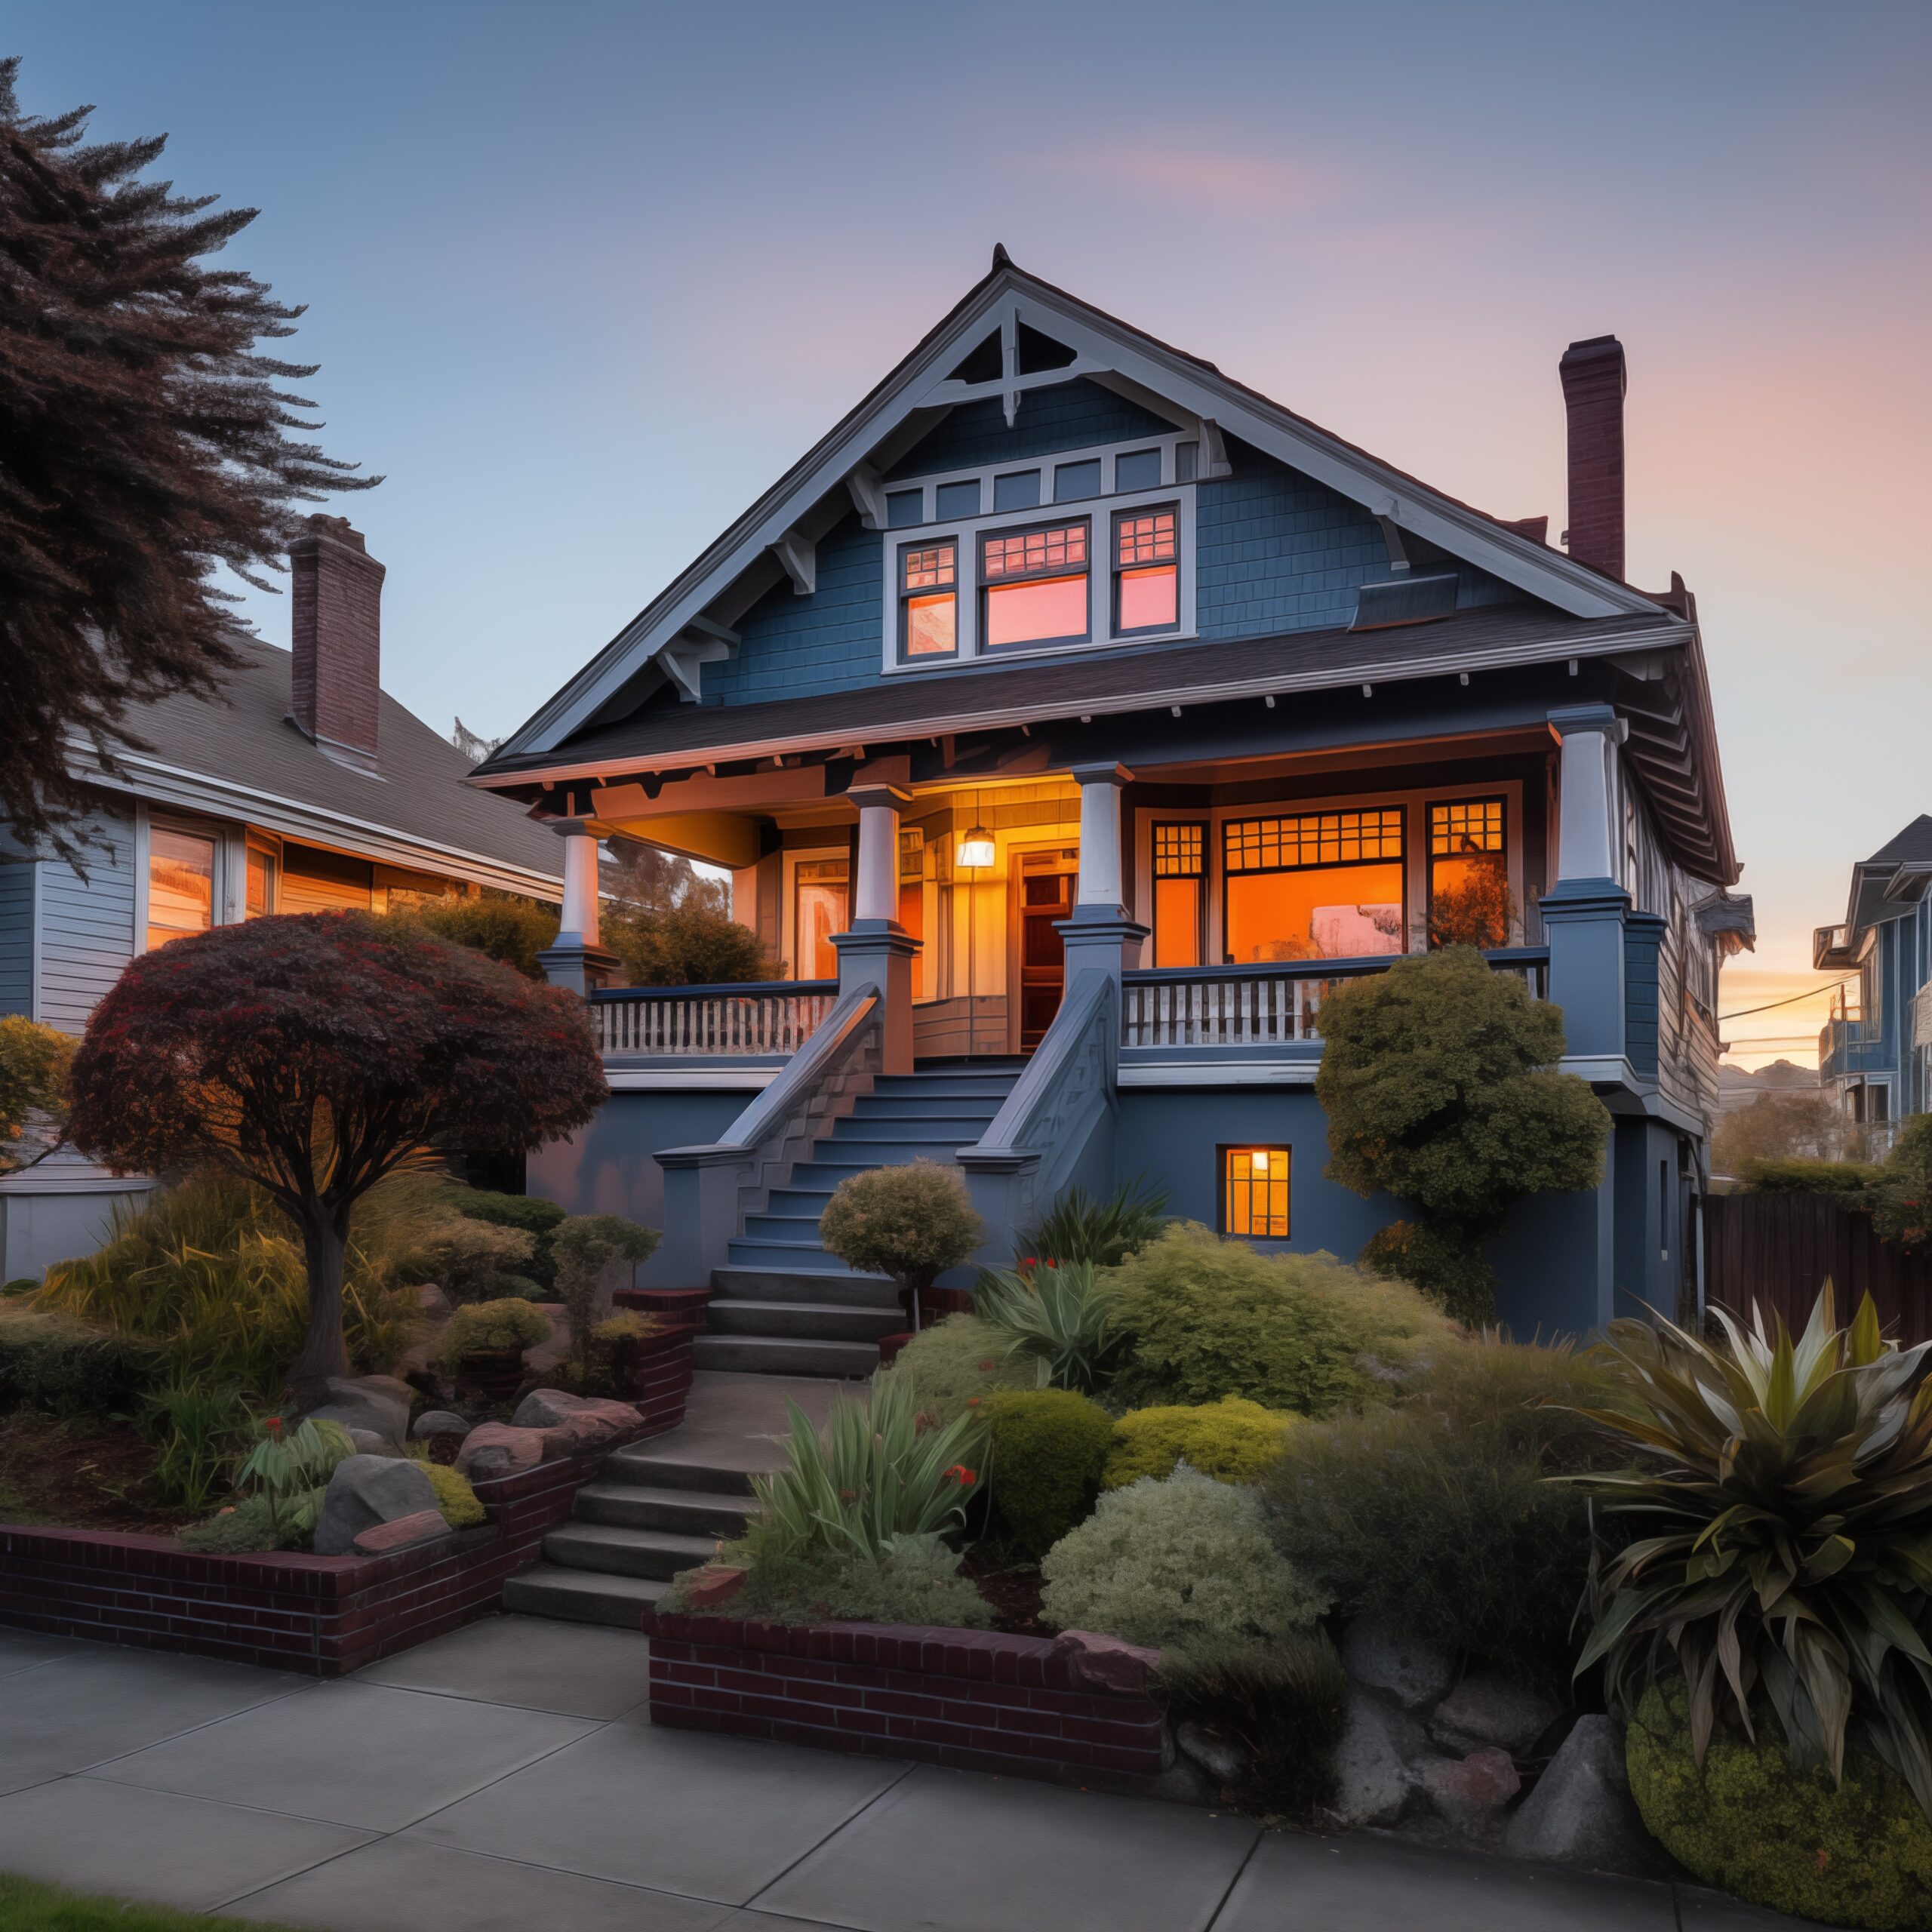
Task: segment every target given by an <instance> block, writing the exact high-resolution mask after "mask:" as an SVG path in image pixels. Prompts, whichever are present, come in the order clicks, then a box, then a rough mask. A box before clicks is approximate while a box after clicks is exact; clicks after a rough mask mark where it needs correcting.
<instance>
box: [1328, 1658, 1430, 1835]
mask: <svg viewBox="0 0 1932 1932" xmlns="http://www.w3.org/2000/svg"><path fill="white" fill-rule="evenodd" d="M1423 1748H1424V1743H1423V1731H1422V1726H1421V1725H1420V1724H1417V1722H1416V1721H1415V1719H1414V1718H1412V1717H1411V1716H1409V1715H1408V1714H1407V1712H1404V1711H1401V1710H1398V1709H1396V1708H1395V1706H1394V1705H1392V1704H1388V1703H1383V1701H1382V1700H1381V1699H1380V1698H1378V1697H1371V1696H1370V1695H1368V1694H1367V1693H1366V1692H1364V1691H1363V1690H1361V1689H1360V1688H1359V1687H1351V1689H1350V1690H1349V1721H1348V1724H1347V1727H1346V1729H1345V1730H1343V1733H1342V1741H1341V1743H1340V1744H1338V1745H1337V1746H1336V1747H1335V1802H1334V1807H1332V1808H1333V1810H1334V1814H1335V1817H1336V1818H1337V1820H1338V1821H1339V1822H1340V1823H1342V1824H1344V1825H1392V1824H1393V1823H1395V1820H1397V1819H1398V1818H1399V1817H1401V1815H1402V1813H1403V1810H1404V1808H1405V1807H1407V1804H1408V1802H1409V1800H1410V1798H1411V1796H1413V1795H1414V1792H1415V1789H1416V1780H1415V1776H1414V1773H1413V1772H1411V1770H1410V1769H1409V1766H1410V1764H1411V1762H1412V1761H1414V1760H1415V1759H1416V1758H1419V1757H1420V1756H1421V1755H1423Z"/></svg>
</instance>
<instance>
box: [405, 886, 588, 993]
mask: <svg viewBox="0 0 1932 1932" xmlns="http://www.w3.org/2000/svg"><path fill="white" fill-rule="evenodd" d="M389 918H390V919H391V920H392V921H396V922H398V923H399V924H405V925H414V926H416V927H418V928H420V929H421V930H423V931H426V932H429V933H432V934H434V935H435V937H437V938H438V939H441V940H448V942H449V943H450V944H451V945H452V946H468V947H469V949H470V950H471V951H472V952H480V953H482V954H484V955H485V956H486V957H487V958H491V959H495V960H498V961H501V962H502V963H503V964H504V965H506V966H513V967H515V969H516V970H517V971H518V972H519V973H521V974H522V975H523V976H524V977H525V979H526V980H540V979H542V978H543V967H542V966H541V965H540V964H539V963H538V961H537V955H538V954H539V953H540V952H543V951H544V950H545V949H546V947H549V946H554V945H555V943H556V940H557V912H556V908H555V906H541V905H539V904H538V903H537V902H536V901H535V900H531V899H518V898H515V897H512V896H511V895H510V894H508V893H503V892H486V893H485V894H484V895H483V896H482V897H481V898H480V899H459V898H456V897H450V898H448V899H431V900H426V901H424V902H423V903H422V904H421V905H419V906H410V907H408V908H407V909H404V910H400V911H398V912H392V913H391V914H389Z"/></svg>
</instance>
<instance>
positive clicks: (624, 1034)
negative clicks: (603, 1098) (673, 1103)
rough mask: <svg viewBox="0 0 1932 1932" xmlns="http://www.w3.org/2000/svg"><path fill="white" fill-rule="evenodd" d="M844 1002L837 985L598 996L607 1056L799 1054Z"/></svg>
mask: <svg viewBox="0 0 1932 1932" xmlns="http://www.w3.org/2000/svg"><path fill="white" fill-rule="evenodd" d="M837 1004H838V981H837V980H766V981H760V982H758V983H755V984H752V985H747V986H609V987H604V988H601V989H599V990H598V992H594V993H592V995H591V996H590V1012H591V1017H592V1020H594V1021H595V1023H596V1026H597V1039H598V1046H599V1048H601V1050H602V1051H604V1052H605V1053H606V1054H776V1055H778V1056H780V1057H783V1056H787V1055H789V1054H794V1053H796V1052H797V1051H798V1049H799V1048H801V1046H803V1045H804V1043H805V1042H806V1041H808V1040H809V1039H810V1038H811V1036H812V1035H813V1034H814V1032H817V1030H818V1029H819V1027H820V1025H821V1024H823V1021H824V1019H825V1017H826V1014H829V1012H830V1011H832V1008H834V1007H835V1005H837Z"/></svg>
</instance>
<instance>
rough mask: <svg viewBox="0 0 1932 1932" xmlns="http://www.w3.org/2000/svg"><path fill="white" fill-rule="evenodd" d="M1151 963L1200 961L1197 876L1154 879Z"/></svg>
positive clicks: (1199, 901)
mask: <svg viewBox="0 0 1932 1932" xmlns="http://www.w3.org/2000/svg"><path fill="white" fill-rule="evenodd" d="M1154 964H1155V965H1156V966H1198V965H1199V964H1201V881H1200V880H1198V878H1158V879H1156V880H1155V881H1154Z"/></svg>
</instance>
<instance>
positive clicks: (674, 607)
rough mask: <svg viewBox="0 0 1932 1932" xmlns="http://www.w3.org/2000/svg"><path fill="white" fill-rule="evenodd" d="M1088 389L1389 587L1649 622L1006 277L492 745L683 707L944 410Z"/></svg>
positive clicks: (568, 733) (1032, 282)
mask: <svg viewBox="0 0 1932 1932" xmlns="http://www.w3.org/2000/svg"><path fill="white" fill-rule="evenodd" d="M1082 377H1084V378H1085V379H1087V380H1090V381H1091V382H1093V383H1097V384H1099V385H1100V386H1103V387H1105V388H1106V389H1111V390H1112V391H1114V392H1115V393H1116V394H1118V395H1121V396H1122V397H1124V398H1127V399H1128V400H1130V401H1134V402H1135V403H1137V404H1138V405H1140V407H1142V408H1144V409H1146V411H1149V413H1150V414H1153V415H1155V416H1156V417H1159V418H1160V419H1161V420H1163V421H1165V422H1168V423H1172V424H1173V425H1174V427H1175V429H1177V431H1179V432H1184V433H1186V435H1189V436H1190V437H1192V438H1194V439H1195V440H1196V441H1198V445H1199V456H1198V463H1199V468H1198V472H1197V474H1198V475H1200V476H1201V477H1203V478H1214V477H1216V476H1224V475H1227V474H1229V469H1230V466H1229V460H1228V455H1227V450H1226V440H1227V438H1229V437H1230V436H1235V437H1238V438H1240V439H1241V441H1244V442H1245V443H1247V444H1249V445H1251V446H1253V447H1254V448H1257V449H1259V450H1260V451H1263V453H1264V454H1268V455H1270V456H1272V457H1275V458H1277V459H1278V460H1280V461H1281V462H1283V463H1286V464H1287V465H1288V466H1290V467H1291V468H1293V469H1296V470H1298V471H1300V472H1302V473H1303V475H1308V476H1310V477H1312V478H1314V479H1315V481H1318V482H1319V483H1321V484H1323V485H1326V486H1327V487H1328V488H1331V489H1333V490H1334V491H1336V492H1337V494H1340V495H1342V496H1344V497H1347V498H1349V500H1352V501H1353V502H1355V503H1361V505H1363V506H1364V508H1365V509H1367V511H1368V512H1369V514H1370V515H1372V516H1374V518H1377V520H1378V521H1380V524H1381V526H1382V529H1383V534H1384V537H1385V540H1386V542H1387V544H1388V549H1389V557H1390V559H1391V563H1392V573H1391V574H1392V576H1395V577H1398V579H1399V578H1400V577H1402V576H1403V575H1404V574H1406V573H1407V571H1408V569H1409V568H1410V565H1411V562H1412V561H1416V560H1426V559H1429V558H1434V557H1438V556H1451V557H1455V558H1460V559H1463V560H1464V561H1467V562H1469V563H1471V564H1473V565H1477V566H1478V567H1479V568H1481V569H1484V570H1485V571H1489V572H1490V573H1491V574H1493V575H1494V576H1496V577H1499V578H1500V579H1501V580H1503V581H1504V582H1506V583H1510V584H1512V585H1513V586H1515V587H1517V588H1518V589H1521V590H1522V591H1523V592H1524V593H1525V594H1526V595H1528V596H1531V597H1532V598H1537V599H1540V600H1541V601H1543V602H1545V603H1547V604H1549V605H1553V606H1554V607H1555V608H1557V609H1558V610H1560V611H1565V612H1567V613H1568V614H1571V615H1572V616H1574V617H1612V616H1617V615H1620V614H1631V613H1644V612H1648V613H1654V611H1656V609H1657V604H1656V602H1655V601H1654V599H1652V598H1649V597H1647V596H1646V595H1644V593H1642V592H1640V591H1636V590H1633V589H1630V588H1629V586H1626V585H1624V584H1622V583H1617V582H1616V581H1615V580H1613V579H1611V578H1609V577H1604V575H1602V574H1601V573H1599V572H1597V571H1592V570H1591V569H1589V568H1587V567H1586V566H1584V565H1580V564H1577V563H1574V562H1573V561H1571V559H1570V558H1567V557H1566V556H1565V555H1563V554H1562V553H1561V552H1559V551H1555V550H1552V549H1548V548H1546V546H1544V545H1543V544H1542V543H1539V542H1538V541H1537V540H1535V539H1534V537H1531V536H1529V535H1526V534H1524V533H1523V532H1522V531H1519V530H1518V529H1516V528H1512V527H1511V526H1510V525H1506V524H1503V523H1499V522H1497V521H1496V520H1494V518H1491V517H1488V516H1487V515H1484V514H1483V513H1482V512H1480V511H1477V510H1474V509H1470V508H1469V506H1467V505H1466V504H1463V503H1457V501H1456V500H1454V499H1453V498H1451V497H1444V496H1443V495H1441V494H1439V493H1438V492H1436V491H1432V490H1430V489H1429V488H1427V487H1426V486H1425V485H1422V484H1420V483H1419V482H1417V481H1416V480H1415V479H1414V478H1412V477H1410V476H1407V475H1404V473H1403V472H1401V471H1400V470H1398V469H1394V468H1392V467H1391V466H1389V465H1388V464H1386V463H1382V462H1380V461H1379V460H1377V459H1376V458H1375V457H1371V456H1370V455H1368V454H1367V453H1366V452H1364V451H1361V450H1358V449H1356V448H1354V447H1353V446H1352V445H1349V444H1347V443H1346V442H1343V441H1342V440H1341V439H1340V438H1338V437H1335V436H1333V435H1330V434H1329V433H1328V432H1327V431H1325V430H1323V429H1319V428H1318V427H1317V426H1315V425H1314V424H1313V423H1309V422H1307V421H1306V420H1304V419H1303V418H1302V417H1298V416H1296V415H1295V414H1293V413H1292V412H1291V411H1288V410H1286V409H1284V408H1281V406H1280V405H1278V404H1275V403H1273V402H1271V401H1269V400H1268V399H1267V398H1266V397H1264V396H1261V395H1258V394H1257V393H1256V392H1254V391H1253V390H1251V389H1245V388H1244V387H1243V386H1241V385H1240V384H1239V383H1235V382H1232V381H1231V380H1229V378H1228V377H1225V376H1223V374H1221V373H1220V371H1219V370H1217V369H1216V368H1214V365H1212V364H1210V363H1207V362H1204V361H1199V360H1198V359H1197V358H1194V357H1192V356H1189V355H1186V354H1185V353H1183V352H1181V351H1180V350H1177V349H1173V348H1171V347H1169V346H1168V345H1166V344H1165V343H1161V342H1158V341H1157V340H1155V339H1154V338H1153V337H1150V336H1148V335H1146V334H1143V333H1142V332H1141V331H1139V330H1137V329H1134V328H1131V326H1129V325H1128V324H1126V323H1124V322H1122V321H1118V319H1117V318H1114V317H1112V316H1110V315H1106V314H1105V313H1104V312H1102V311H1100V310H1099V309H1095V308H1093V307H1091V306H1090V305H1088V304H1087V303H1083V302H1081V301H1080V300H1078V298H1077V297H1074V296H1072V295H1069V294H1067V293H1066V292H1065V291H1063V290H1060V289H1057V288H1054V287H1053V286H1051V285H1050V284H1048V283H1045V282H1043V281H1039V280H1038V279H1037V278H1035V277H1033V276H1032V275H1027V274H1026V273H1025V272H1023V271H1022V270H1020V269H1018V268H1017V267H1015V266H1014V265H1013V263H1011V261H1010V260H1008V257H1007V256H1006V254H1005V251H1004V250H1003V249H1001V250H997V251H995V255H994V260H993V267H992V271H991V272H990V273H989V275H987V276H986V278H985V279H984V280H983V281H981V282H980V284H979V285H978V286H977V288H974V289H973V290H972V291H971V292H970V293H969V294H968V295H967V296H966V297H965V298H964V300H962V301H961V303H959V305H958V306H957V307H956V308H955V309H954V310H953V311H952V314H951V315H949V316H948V317H946V319H945V320H944V321H942V322H941V323H940V325H939V326H938V327H937V328H936V329H934V331H933V332H932V333H931V334H930V335H928V337H926V339H925V340H924V341H923V342H922V343H920V344H919V346H918V347H917V348H916V349H914V350H913V351H912V353H911V354H910V355H909V356H907V357H906V359H905V360H904V361H903V362H902V363H900V365H899V367H898V368H896V369H895V370H894V371H892V373H891V374H890V375H889V376H888V377H886V379H885V380H884V382H882V383H881V384H880V385H879V386H878V388H877V389H875V390H874V391H873V392H872V394H871V395H869V396H867V397H866V398H865V400H864V401H863V402H861V403H860V405H859V406H858V407H857V408H856V409H854V411H852V412H851V414H849V415H848V417H846V418H845V420H844V421H843V422H841V423H839V424H838V426H837V427H836V428H835V429H833V430H832V432H830V434H829V435H827V436H826V437H825V438H823V440H822V441H820V443H819V444H818V445H817V447H816V448H814V449H813V450H812V451H810V452H809V453H808V454H807V455H806V456H805V457H804V459H803V460H801V462H800V463H798V464H797V465H795V466H794V467H793V469H792V470H791V471H790V472H789V473H788V474H787V475H786V476H785V477H783V478H781V479H780V481H779V482H778V483H777V485H775V486H774V488H772V489H771V491H768V492H767V493H766V494H765V495H764V497H762V498H761V499H760V500H759V501H758V503H755V504H754V505H753V506H752V508H751V509H749V510H748V511H747V512H746V513H745V515H743V517H741V518H740V519H739V520H738V521H737V522H736V523H735V524H734V525H732V527H731V528H730V529H729V530H728V531H726V532H725V533H724V534H723V535H722V536H721V537H719V538H718V540H717V541H716V542H715V543H713V544H712V546H711V547H710V548H709V549H708V550H707V551H706V552H705V553H704V554H703V556H701V557H700V558H698V559H697V561H695V562H694V564H693V565H691V567H690V568H688V569H687V570H686V571H685V572H684V573H683V574H681V576H680V577H678V578H677V579H676V580H675V582H673V583H672V584H671V585H670V586H669V587H668V588H667V589H666V590H665V591H664V592H663V594H662V595H660V596H659V597H658V598H657V599H656V600H655V601H653V602H652V603H651V605H648V606H647V607H646V608H645V610H644V611H641V612H640V613H639V614H638V616H637V617H635V619H633V620H632V622H631V623H629V624H628V625H626V626H625V628H624V629H623V630H622V631H621V632H619V633H618V635H617V636H616V637H615V638H613V639H612V640H611V642H610V643H609V644H608V645H606V646H605V648H604V649H603V651H601V652H600V653H599V654H598V656H597V657H595V659H593V660H592V662H591V663H589V665H587V666H586V667H585V668H584V669H583V671H582V672H580V673H579V674H578V675H577V676H576V677H575V678H573V679H571V681H570V682H569V683H568V685H565V687H564V688H563V689H562V690H561V691H559V692H558V694H556V695H555V697H552V699H551V700H550V701H549V703H547V704H546V705H545V706H543V709H541V710H540V711H539V712H537V714H536V715H535V716H534V717H533V718H531V720H530V721H529V722H528V724H525V726H524V727H523V728H522V729H521V731H518V733H517V734H515V736H514V737H512V738H511V739H510V740H509V741H508V742H507V743H506V744H505V745H504V746H503V748H502V751H501V753H500V755H501V756H504V757H517V756H524V755H531V754H537V755H541V754H543V753H545V752H550V751H553V750H555V749H558V747H559V746H561V745H562V744H563V743H565V741H566V740H568V739H570V738H571V737H573V736H574V735H575V734H577V733H578V732H580V731H583V729H585V728H586V727H587V726H589V725H592V724H595V723H598V722H601V721H606V720H608V719H611V718H616V717H619V716H621V715H624V714H625V713H626V712H629V710H631V709H633V708H634V707H635V706H636V704H637V703H638V702H640V701H641V700H642V699H643V698H644V697H646V696H648V694H650V692H651V690H653V689H654V688H657V686H658V685H660V684H662V683H663V682H665V681H669V683H670V684H671V685H672V686H673V687H674V688H675V689H676V690H677V691H678V693H679V694H680V696H681V697H683V698H685V700H688V701H691V702H696V701H697V700H699V699H700V697H701V694H702V690H703V666H705V665H706V664H708V663H718V662H721V661H722V660H724V659H726V658H728V657H730V656H731V654H733V653H734V651H735V649H736V648H737V644H738V641H739V639H738V635H737V632H736V630H735V629H734V625H735V624H736V623H737V621H738V620H739V619H740V618H741V617H743V615H744V614H745V613H746V612H747V611H749V610H750V609H751V608H752V605H754V604H755V603H756V602H757V601H758V599H759V598H761V597H763V596H764V595H766V594H767V593H768V592H770V591H771V589H773V588H774V586H777V585H778V584H780V583H784V582H787V581H789V583H790V585H791V587H792V591H793V592H794V593H795V595H800V596H808V595H811V593H812V592H813V591H814V589H815V587H816V586H817V546H818V544H819V543H820V540H822V539H823V537H825V536H826V534H827V533H828V532H829V531H831V530H832V528H834V527H835V526H836V525H838V523H840V522H841V521H843V520H844V518H846V517H847V516H848V515H850V514H851V512H853V511H854V510H856V511H857V513H858V515H859V517H860V519H861V521H863V523H864V525H866V527H867V528H872V529H883V528H885V527H886V525H887V521H888V516H887V505H886V501H885V498H886V494H887V492H886V485H885V483H884V478H885V477H886V476H887V475H888V474H889V473H890V472H891V470H892V469H893V466H894V464H895V463H897V462H898V461H899V460H900V458H901V457H903V456H904V455H906V453H907V452H908V451H911V450H912V448H914V447H915V445H917V444H918V443H919V442H920V441H921V440H922V439H923V438H924V437H925V436H926V435H928V434H929V433H930V432H931V430H932V429H933V428H934V426H935V425H936V424H937V423H939V422H940V421H941V420H943V418H944V417H945V416H946V414H947V413H948V412H949V411H952V410H953V409H955V408H958V407H959V406H960V405H962V404H965V403H969V402H977V401H983V400H985V399H986V398H998V402H999V405H1000V409H1001V414H1003V416H1004V420H1005V421H1006V423H1007V424H1008V426H1012V425H1013V424H1014V422H1015V421H1016V420H1017V417H1018V414H1019V412H1020V409H1021V408H1022V406H1023V400H1024V398H1026V395H1028V394H1029V392H1033V391H1035V390H1038V389H1048V388H1051V387H1054V386H1058V385H1060V384H1063V383H1068V382H1070V381H1073V380H1077V379H1079V378H1082Z"/></svg>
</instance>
